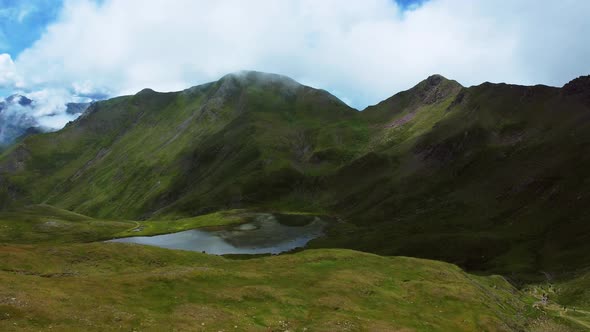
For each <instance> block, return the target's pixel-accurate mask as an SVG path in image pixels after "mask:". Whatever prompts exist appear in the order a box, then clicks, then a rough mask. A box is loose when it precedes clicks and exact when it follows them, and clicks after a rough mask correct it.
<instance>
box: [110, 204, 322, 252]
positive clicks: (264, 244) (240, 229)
mask: <svg viewBox="0 0 590 332" xmlns="http://www.w3.org/2000/svg"><path fill="white" fill-rule="evenodd" d="M325 226H326V222H325V221H323V220H321V219H320V218H318V217H312V218H310V221H309V222H308V223H306V224H305V225H300V226H287V225H285V224H282V223H281V222H279V220H277V218H276V217H275V216H274V215H272V214H260V215H258V216H257V217H256V218H255V219H254V220H253V221H251V222H248V223H245V224H240V225H233V226H225V227H218V228H215V229H193V230H189V231H184V232H178V233H171V234H164V235H156V236H135V237H127V238H121V239H114V240H110V241H108V242H120V243H137V244H145V245H152V246H157V247H162V248H168V249H181V250H191V251H199V252H206V253H208V254H214V255H225V254H278V253H281V252H285V251H289V250H292V249H295V248H300V247H304V246H305V245H307V243H308V242H309V241H311V240H313V239H315V238H317V237H319V236H322V235H323V230H324V227H325Z"/></svg>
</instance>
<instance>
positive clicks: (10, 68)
mask: <svg viewBox="0 0 590 332" xmlns="http://www.w3.org/2000/svg"><path fill="white" fill-rule="evenodd" d="M22 84H23V83H22V80H21V79H20V77H19V75H18V73H17V71H16V66H15V65H14V62H13V61H12V58H11V57H10V54H6V53H4V54H0V89H2V88H4V89H14V88H19V87H21V86H22Z"/></svg>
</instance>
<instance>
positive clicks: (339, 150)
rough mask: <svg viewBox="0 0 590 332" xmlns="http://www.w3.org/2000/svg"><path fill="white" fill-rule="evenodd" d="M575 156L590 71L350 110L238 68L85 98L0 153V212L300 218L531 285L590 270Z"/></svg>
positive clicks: (580, 169)
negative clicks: (549, 82)
mask: <svg viewBox="0 0 590 332" xmlns="http://www.w3.org/2000/svg"><path fill="white" fill-rule="evenodd" d="M23 100H24V102H25V103H26V102H27V100H26V99H22V98H21V99H20V100H19V102H21V101H23ZM23 127H24V126H23ZM589 148H590V76H585V77H579V78H577V79H574V80H572V81H571V82H569V83H568V84H566V85H565V86H563V87H561V88H556V87H548V86H542V85H537V86H518V85H509V84H493V83H484V84H481V85H478V86H472V87H463V86H461V85H460V84H459V83H458V82H456V81H453V80H449V79H446V78H444V77H442V76H440V75H433V76H430V77H428V78H427V79H425V80H424V81H422V82H420V83H418V84H417V85H416V86H414V87H412V88H410V89H409V90H407V91H403V92H400V93H397V94H395V95H394V96H392V97H391V98H388V99H386V100H384V101H382V102H380V103H378V104H377V105H374V106H371V107H368V108H367V109H365V110H363V111H362V112H360V111H358V110H355V109H353V108H351V107H349V106H347V105H346V104H345V103H343V102H342V101H340V100H339V99H338V98H336V97H335V96H333V95H331V94H330V93H328V92H327V91H324V90H319V89H315V88H312V87H308V86H304V85H301V84H299V83H297V82H296V81H294V80H292V79H290V78H288V77H285V76H280V75H275V74H266V73H260V72H240V73H234V74H229V75H226V76H224V77H222V78H221V79H220V80H218V81H216V82H212V83H208V84H203V85H199V86H196V87H192V88H189V89H186V90H183V91H179V92H170V93H160V92H156V91H153V90H150V89H145V90H142V91H140V92H139V93H137V94H135V95H132V96H122V97H117V98H113V99H109V100H105V101H99V102H95V103H92V104H91V105H90V106H89V107H88V109H87V110H85V111H84V113H83V114H82V116H80V117H79V118H78V119H76V120H75V121H73V122H71V123H69V124H68V125H67V126H66V127H65V128H64V129H62V130H60V131H57V132H52V133H43V134H34V135H30V136H27V137H25V138H23V139H22V140H20V141H19V142H18V143H16V144H14V145H12V146H11V147H9V148H8V149H7V150H6V151H4V153H3V154H2V155H1V156H0V204H2V205H3V208H13V207H15V206H22V205H27V204H39V203H43V204H50V205H53V206H56V207H59V208H63V209H67V210H70V211H75V212H77V213H82V214H86V215H89V216H93V217H100V218H123V219H178V218H185V217H192V216H197V215H201V214H205V213H209V212H214V211H222V210H229V209H236V208H241V209H251V210H256V209H259V210H277V211H286V210H289V211H307V212H312V213H321V214H326V215H331V216H333V217H334V218H336V219H337V220H339V222H338V223H336V224H335V225H334V226H333V227H331V228H330V229H329V230H328V233H327V236H326V237H324V238H321V239H318V240H316V241H313V242H312V243H311V246H312V247H316V248H320V247H342V248H351V249H356V250H362V251H366V252H373V253H378V254H382V255H405V256H416V257H426V258H432V259H438V260H444V261H448V262H452V263H455V264H459V265H460V266H462V267H464V268H466V269H468V270H471V271H483V272H486V273H488V272H489V273H492V272H493V273H501V274H503V275H511V276H513V277H514V279H515V280H532V279H535V278H541V277H542V274H541V272H540V271H545V272H548V273H553V274H563V273H568V272H571V271H575V270H576V269H579V268H582V267H585V266H589V265H590V257H589V256H588V255H585V254H583V253H586V252H588V251H589V250H590V235H589V234H590V223H588V220H590V210H588V209H587V206H588V205H589V204H590V195H588V193H589V192H590V172H588V169H590V155H589V154H588V149H589Z"/></svg>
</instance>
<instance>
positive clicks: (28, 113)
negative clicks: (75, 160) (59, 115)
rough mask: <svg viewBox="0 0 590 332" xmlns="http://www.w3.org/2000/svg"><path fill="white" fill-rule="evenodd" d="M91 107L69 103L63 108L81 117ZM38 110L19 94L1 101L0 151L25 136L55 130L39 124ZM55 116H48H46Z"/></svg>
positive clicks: (34, 103)
mask: <svg viewBox="0 0 590 332" xmlns="http://www.w3.org/2000/svg"><path fill="white" fill-rule="evenodd" d="M89 105H90V103H67V104H65V105H63V106H64V108H65V113H66V114H68V115H70V116H79V115H80V114H82V113H83V112H84V111H85V110H86V108H88V106H89ZM37 109H38V105H37V103H36V101H34V100H32V99H29V98H27V97H26V96H23V95H19V94H14V95H11V96H9V97H7V98H4V99H1V100H0V149H1V148H3V147H6V146H7V145H10V144H12V143H13V142H14V141H15V140H18V139H20V138H22V137H23V136H28V135H30V134H34V133H41V132H47V131H54V130H55V129H53V128H47V127H44V126H43V125H42V124H40V123H39V121H38V120H37V118H38V116H37V115H36V111H37ZM55 115H56V114H48V115H46V116H48V117H51V116H55Z"/></svg>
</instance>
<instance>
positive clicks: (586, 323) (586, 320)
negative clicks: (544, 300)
mask: <svg viewBox="0 0 590 332" xmlns="http://www.w3.org/2000/svg"><path fill="white" fill-rule="evenodd" d="M545 308H546V309H547V310H550V311H552V312H554V313H556V314H559V316H560V317H562V318H565V319H569V320H570V321H572V322H574V323H576V324H578V325H580V326H583V327H585V328H587V329H588V330H589V331H590V311H586V310H580V309H575V311H574V310H573V309H568V310H563V309H562V307H561V306H559V305H557V304H550V305H548V306H546V307H545ZM573 312H575V313H577V314H584V315H585V316H584V317H583V318H580V317H574V316H570V315H568V313H573Z"/></svg>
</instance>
